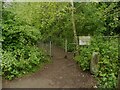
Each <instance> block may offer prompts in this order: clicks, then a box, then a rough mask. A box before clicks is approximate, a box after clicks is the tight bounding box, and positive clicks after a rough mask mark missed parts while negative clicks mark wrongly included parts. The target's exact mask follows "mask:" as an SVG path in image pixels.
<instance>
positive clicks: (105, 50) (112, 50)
mask: <svg viewBox="0 0 120 90" xmlns="http://www.w3.org/2000/svg"><path fill="white" fill-rule="evenodd" d="M93 38H94V39H93V40H92V41H91V45H90V46H81V47H80V50H79V51H80V55H79V56H76V57H75V60H76V61H77V62H78V64H79V66H80V67H81V68H82V69H83V70H89V69H90V60H91V57H92V53H93V52H94V51H98V52H99V53H100V61H99V72H98V73H97V74H96V75H95V76H97V78H98V81H99V87H102V88H115V87H116V83H117V75H118V70H119V67H120V64H119V62H118V39H117V38H108V37H105V38H103V37H93Z"/></svg>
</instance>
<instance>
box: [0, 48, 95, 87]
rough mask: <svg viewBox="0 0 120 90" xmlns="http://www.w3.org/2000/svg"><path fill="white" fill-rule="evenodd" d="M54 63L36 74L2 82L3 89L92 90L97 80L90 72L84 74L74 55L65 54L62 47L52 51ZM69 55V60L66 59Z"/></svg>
mask: <svg viewBox="0 0 120 90" xmlns="http://www.w3.org/2000/svg"><path fill="white" fill-rule="evenodd" d="M52 52H53V53H52V55H53V57H52V59H51V60H52V62H53V63H50V64H47V65H45V66H44V68H42V69H41V70H39V71H38V72H36V73H33V74H30V75H26V76H24V77H22V78H16V79H14V80H12V81H8V80H2V87H3V88H92V87H93V86H95V85H96V80H95V79H94V77H93V76H92V75H91V74H90V73H89V72H83V71H82V70H81V69H80V68H79V67H78V65H77V64H76V63H75V61H74V60H73V54H72V53H65V52H64V50H63V49H61V48H60V47H56V46H54V48H53V49H52ZM65 54H67V59H65V58H64V56H65Z"/></svg>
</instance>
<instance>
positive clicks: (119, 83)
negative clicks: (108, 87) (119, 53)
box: [117, 70, 120, 89]
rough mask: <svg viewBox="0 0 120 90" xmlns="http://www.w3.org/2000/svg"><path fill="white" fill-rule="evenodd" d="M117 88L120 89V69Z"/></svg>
mask: <svg viewBox="0 0 120 90" xmlns="http://www.w3.org/2000/svg"><path fill="white" fill-rule="evenodd" d="M117 88H118V89H120V70H119V71H118V82H117Z"/></svg>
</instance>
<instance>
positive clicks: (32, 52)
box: [1, 46, 49, 80]
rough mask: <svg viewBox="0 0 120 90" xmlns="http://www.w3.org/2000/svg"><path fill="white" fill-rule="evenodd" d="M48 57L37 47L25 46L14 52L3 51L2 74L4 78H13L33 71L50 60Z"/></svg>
mask: <svg viewBox="0 0 120 90" xmlns="http://www.w3.org/2000/svg"><path fill="white" fill-rule="evenodd" d="M48 60H49V59H48V58H47V56H46V55H45V53H43V51H41V50H40V49H38V48H37V47H34V46H33V47H32V46H24V47H23V48H22V49H15V50H14V51H13V52H10V51H3V56H2V65H1V66H2V74H3V76H4V78H6V79H9V80H12V79H13V78H14V77H18V76H21V75H23V74H26V73H28V72H32V71H33V70H34V68H36V67H38V66H42V64H44V63H46V62H48Z"/></svg>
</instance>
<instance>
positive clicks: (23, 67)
mask: <svg viewBox="0 0 120 90" xmlns="http://www.w3.org/2000/svg"><path fill="white" fill-rule="evenodd" d="M2 19H3V23H2V39H3V43H2V53H3V54H2V64H1V67H2V75H3V77H4V78H6V79H9V80H12V79H13V78H15V77H18V76H21V75H23V74H26V73H28V72H32V71H35V69H36V68H37V67H38V66H42V65H43V64H44V63H46V62H48V61H49V59H48V57H47V55H46V54H45V53H44V51H42V50H41V49H39V48H38V47H37V41H39V40H40V39H41V33H40V31H39V29H36V28H35V27H33V26H30V25H28V24H27V23H25V22H22V21H20V20H19V21H17V20H16V19H15V15H14V14H13V13H12V12H11V11H9V10H8V11H7V10H3V17H2Z"/></svg>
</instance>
